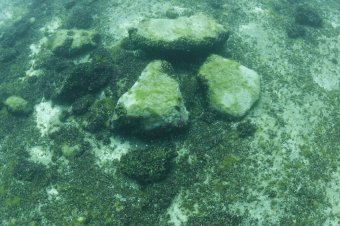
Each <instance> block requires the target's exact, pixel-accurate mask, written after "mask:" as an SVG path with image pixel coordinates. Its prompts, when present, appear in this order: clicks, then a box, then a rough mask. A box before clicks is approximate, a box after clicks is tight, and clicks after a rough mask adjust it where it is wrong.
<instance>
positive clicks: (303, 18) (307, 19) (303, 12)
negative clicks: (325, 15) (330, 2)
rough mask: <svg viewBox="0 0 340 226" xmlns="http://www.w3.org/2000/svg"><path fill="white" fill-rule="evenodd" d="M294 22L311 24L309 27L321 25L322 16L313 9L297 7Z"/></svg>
mask: <svg viewBox="0 0 340 226" xmlns="http://www.w3.org/2000/svg"><path fill="white" fill-rule="evenodd" d="M295 22H296V23H297V24H301V25H306V26H311V27H321V26H322V18H321V16H320V15H319V14H318V12H316V11H314V10H313V9H310V8H306V7H299V8H298V9H297V10H296V13H295Z"/></svg>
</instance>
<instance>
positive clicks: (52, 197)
mask: <svg viewBox="0 0 340 226" xmlns="http://www.w3.org/2000/svg"><path fill="white" fill-rule="evenodd" d="M46 193H47V199H48V200H49V201H56V200H60V199H61V197H60V195H59V192H58V190H57V189H56V188H55V187H53V186H50V187H48V188H46Z"/></svg>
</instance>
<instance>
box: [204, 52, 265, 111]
mask: <svg viewBox="0 0 340 226" xmlns="http://www.w3.org/2000/svg"><path fill="white" fill-rule="evenodd" d="M198 77H199V79H200V81H201V82H202V83H203V85H204V86H205V87H206V88H207V95H208V99H209V102H210V105H211V107H212V108H213V109H214V110H216V111H218V112H220V113H223V114H227V115H230V116H232V117H242V116H244V115H245V114H246V113H247V112H248V110H249V109H250V108H251V107H252V105H253V104H254V103H255V102H256V101H257V100H258V99H259V96H260V77H259V75H258V74H257V73H256V72H255V71H253V70H251V69H249V68H247V67H245V66H242V65H240V64H239V63H237V62H235V61H233V60H229V59H226V58H223V57H221V56H218V55H211V56H210V57H209V58H208V59H207V61H206V62H205V63H204V64H203V65H202V66H201V68H200V69H199V74H198Z"/></svg>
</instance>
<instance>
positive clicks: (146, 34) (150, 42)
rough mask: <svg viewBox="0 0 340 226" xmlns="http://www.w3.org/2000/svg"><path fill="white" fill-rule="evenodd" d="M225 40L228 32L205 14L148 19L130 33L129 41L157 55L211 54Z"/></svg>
mask: <svg viewBox="0 0 340 226" xmlns="http://www.w3.org/2000/svg"><path fill="white" fill-rule="evenodd" d="M226 37H227V31H226V29H225V28H224V27H223V26H222V25H220V24H219V23H217V22H216V21H215V20H213V19H212V18H210V17H208V16H206V15H204V14H196V15H193V16H190V17H178V18H176V19H146V20H143V21H142V22H140V24H139V25H138V27H137V28H136V29H132V30H131V31H130V38H131V39H132V41H133V43H134V44H135V45H136V46H137V47H138V48H141V49H143V50H146V51H149V52H150V53H152V54H156V55H176V56H179V55H190V54H194V53H195V54H197V53H202V54H205V53H207V52H208V53H209V52H210V51H211V50H212V49H214V48H216V47H217V46H219V45H220V44H222V43H223V42H224V41H225V40H226Z"/></svg>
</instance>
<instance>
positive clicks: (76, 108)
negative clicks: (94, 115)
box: [72, 95, 95, 115]
mask: <svg viewBox="0 0 340 226" xmlns="http://www.w3.org/2000/svg"><path fill="white" fill-rule="evenodd" d="M94 100H95V99H94V97H93V96H91V95H86V96H83V97H81V98H79V99H77V100H76V101H75V102H74V103H73V104H72V113H73V114H75V115H82V114H84V113H86V112H87V110H88V109H89V108H90V106H91V105H92V103H93V102H94Z"/></svg>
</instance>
